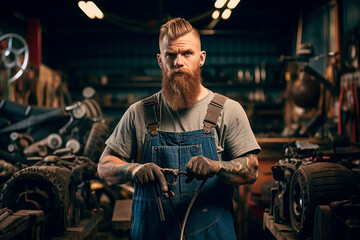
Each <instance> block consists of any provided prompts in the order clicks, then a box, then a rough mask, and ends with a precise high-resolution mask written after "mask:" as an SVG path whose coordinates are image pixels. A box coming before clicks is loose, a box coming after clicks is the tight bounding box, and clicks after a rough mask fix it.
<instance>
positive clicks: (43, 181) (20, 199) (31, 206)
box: [1, 166, 75, 235]
mask: <svg viewBox="0 0 360 240" xmlns="http://www.w3.org/2000/svg"><path fill="white" fill-rule="evenodd" d="M1 202H2V203H3V207H7V208H9V209H11V210H12V211H14V212H16V211H18V210H21V209H24V210H43V211H44V216H45V235H53V234H57V233H59V232H61V231H64V230H66V229H67V228H68V227H69V226H70V225H71V223H72V220H73V217H74V211H75V185H74V178H73V175H72V173H71V171H70V170H68V169H67V168H64V167H57V166H38V167H35V166H33V167H28V168H24V169H22V170H20V171H18V172H16V173H15V174H14V175H13V176H12V177H11V178H10V179H9V181H7V183H6V184H5V186H4V188H3V192H2V199H1Z"/></svg>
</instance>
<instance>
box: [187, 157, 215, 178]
mask: <svg viewBox="0 0 360 240" xmlns="http://www.w3.org/2000/svg"><path fill="white" fill-rule="evenodd" d="M220 169H221V165H220V164H219V162H218V161H214V160H211V159H208V158H206V157H204V156H202V155H199V156H195V157H192V158H191V159H190V160H189V162H188V163H187V164H186V171H187V175H188V177H187V178H186V180H185V182H186V183H189V182H191V181H192V180H193V179H194V178H196V179H198V180H202V179H205V178H209V177H213V176H214V175H215V174H217V173H218V172H219V171H220Z"/></svg>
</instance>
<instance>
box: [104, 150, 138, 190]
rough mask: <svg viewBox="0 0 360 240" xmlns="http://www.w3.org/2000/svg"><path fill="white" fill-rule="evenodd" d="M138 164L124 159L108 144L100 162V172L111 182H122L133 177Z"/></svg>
mask: <svg viewBox="0 0 360 240" xmlns="http://www.w3.org/2000/svg"><path fill="white" fill-rule="evenodd" d="M138 165H140V164H138V163H128V162H126V161H125V160H122V159H121V157H120V156H119V154H117V153H116V152H115V151H113V150H112V149H111V148H110V147H108V146H106V147H105V149H104V151H103V153H102V155H101V157H100V160H99V163H98V174H99V176H100V177H101V178H103V179H105V180H107V181H109V182H111V183H114V184H122V183H126V182H128V181H130V180H131V179H132V171H133V170H134V168H135V167H137V166H138Z"/></svg>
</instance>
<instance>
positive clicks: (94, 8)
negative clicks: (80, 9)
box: [87, 1, 104, 19]
mask: <svg viewBox="0 0 360 240" xmlns="http://www.w3.org/2000/svg"><path fill="white" fill-rule="evenodd" d="M87 5H88V6H89V7H90V8H91V10H92V11H93V12H94V13H95V16H96V17H97V18H98V19H102V18H104V14H103V13H102V11H101V10H100V9H99V8H98V6H96V4H95V3H94V2H93V1H88V2H87Z"/></svg>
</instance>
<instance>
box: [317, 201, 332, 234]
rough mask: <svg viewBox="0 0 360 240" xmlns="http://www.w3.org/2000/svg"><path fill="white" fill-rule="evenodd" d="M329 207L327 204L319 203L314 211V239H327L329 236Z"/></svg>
mask: <svg viewBox="0 0 360 240" xmlns="http://www.w3.org/2000/svg"><path fill="white" fill-rule="evenodd" d="M331 224H332V222H331V208H330V206H328V205H319V206H317V207H316V209H315V213H314V234H313V236H314V240H327V239H332V237H331V227H332V225H331Z"/></svg>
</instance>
